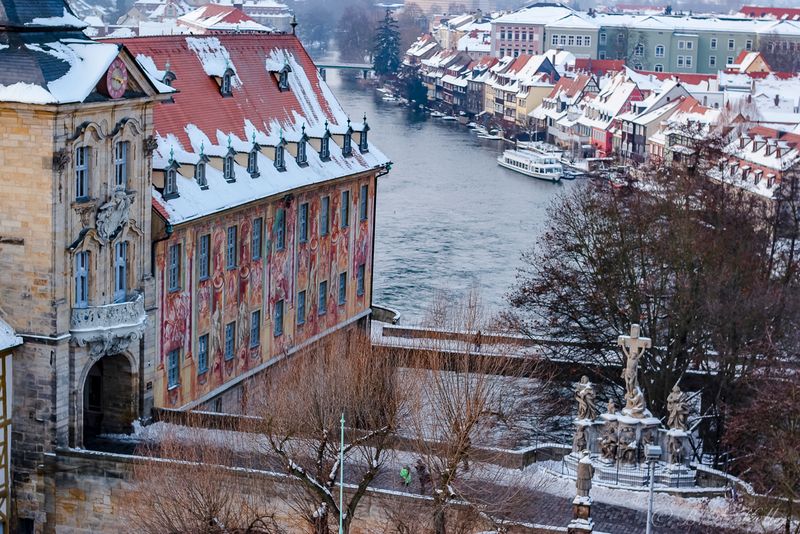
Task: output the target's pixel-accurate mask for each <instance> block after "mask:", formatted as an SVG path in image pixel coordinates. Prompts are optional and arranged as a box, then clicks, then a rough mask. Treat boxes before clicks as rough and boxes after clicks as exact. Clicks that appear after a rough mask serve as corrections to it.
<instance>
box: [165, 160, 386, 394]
mask: <svg viewBox="0 0 800 534" xmlns="http://www.w3.org/2000/svg"><path fill="white" fill-rule="evenodd" d="M362 185H367V186H368V202H367V214H368V216H367V219H366V220H361V218H360V216H359V202H360V199H359V195H360V192H361V186H362ZM375 185H376V180H375V175H374V174H372V175H363V176H358V177H353V178H349V179H345V180H339V181H337V182H333V183H331V182H329V183H327V184H323V185H316V186H314V187H312V188H308V189H305V190H298V191H295V192H293V193H292V194H291V195H289V196H287V197H283V198H271V199H267V200H264V201H261V202H257V203H254V204H251V205H249V206H247V207H243V208H240V209H237V210H235V211H230V212H225V213H222V214H219V215H217V216H214V217H209V218H205V219H202V220H200V221H197V222H193V223H187V224H186V225H181V226H179V227H176V228H175V230H174V232H173V234H172V236H171V237H170V238H169V239H168V240H165V241H162V242H159V243H158V244H157V251H156V277H157V284H158V290H159V312H158V323H159V324H158V331H159V337H160V339H159V348H160V350H159V353H158V356H157V368H156V371H155V381H154V385H153V387H154V396H155V405H156V406H160V407H168V408H178V407H181V406H184V405H185V404H187V403H190V402H192V401H194V400H196V399H199V398H201V397H202V396H204V395H206V394H208V393H210V392H212V391H215V390H217V389H218V388H220V387H221V386H223V385H224V384H226V383H228V382H230V381H232V380H234V379H236V378H237V377H239V376H240V375H242V374H243V373H246V372H247V371H249V370H252V369H254V368H256V367H258V366H260V365H261V364H263V363H265V362H267V361H268V360H269V359H270V358H272V357H275V356H279V355H281V354H283V353H284V352H285V351H290V350H291V349H292V348H293V347H295V346H297V345H299V344H301V343H303V342H304V341H306V340H309V339H311V338H314V337H315V336H317V335H318V334H321V333H323V332H325V331H326V330H329V329H335V328H336V327H341V326H343V325H345V324H347V323H348V322H349V321H350V320H351V319H353V318H355V317H356V316H359V315H360V314H362V313H363V312H365V311H366V310H368V309H369V308H370V304H371V302H370V296H371V287H370V283H371V280H372V276H371V271H372V254H373V251H372V233H373V231H374V220H373V219H374V217H373V206H374V202H375ZM343 191H349V192H350V202H349V209H348V210H347V211H348V212H349V217H348V224H346V225H342V192H343ZM323 197H328V198H329V199H330V210H329V232H328V234H327V235H324V236H320V211H321V205H322V199H323ZM304 203H308V206H309V215H308V239H307V241H306V242H304V243H301V242H300V239H299V235H298V231H299V228H298V212H299V210H300V206H301V205H302V204H304ZM280 210H284V217H285V246H284V248H283V249H282V250H279V249H278V247H277V246H276V245H277V243H276V236H277V231H278V230H277V224H276V223H277V221H278V220H279V212H280ZM258 218H262V219H263V221H264V230H263V231H262V254H261V257H260V258H258V259H254V258H253V250H252V245H253V224H254V221H256V219H258ZM231 226H236V228H237V253H238V260H237V266H236V268H234V269H228V268H227V265H226V246H227V229H228V228H229V227H231ZM203 235H210V236H211V238H210V241H211V250H210V251H209V255H210V270H209V271H210V272H209V276H208V278H207V279H205V280H200V276H199V266H198V261H199V255H198V247H199V246H200V245H199V243H200V238H201V236H203ZM176 244H177V245H180V246H181V267H182V268H181V285H180V290H178V291H172V292H171V291H170V290H169V287H168V284H169V281H168V263H169V261H168V251H169V250H170V247H171V246H172V245H176ZM362 264H363V265H364V266H365V268H364V291H363V294H361V295H358V291H357V290H358V287H357V286H358V280H357V277H358V267H359V265H362ZM343 272H344V273H346V280H347V284H346V298H345V303H344V304H341V305H340V304H339V276H340V273H343ZM322 281H327V298H326V301H327V302H326V304H327V305H326V306H325V310H324V313H321V310H320V307H319V304H320V298H319V288H320V282H322ZM303 290H305V292H306V302H305V322H304V323H303V324H298V322H297V316H298V314H297V296H298V293H299V292H300V291H303ZM280 301H283V308H284V313H283V332H282V334H280V335H277V336H276V335H275V323H274V318H275V309H276V306H277V304H278V303H279V302H280ZM256 310H260V311H261V321H260V336H259V339H258V340H257V341H256V340H252V339H251V317H252V313H253V312H254V311H256ZM232 322H235V323H236V326H235V355H234V357H233V358H230V359H228V360H226V359H225V358H224V348H225V326H226V325H228V324H230V323H232ZM205 334H208V336H209V348H208V364H207V368H208V369H207V370H206V371H201V369H200V368H199V361H198V340H199V338H200V336H203V335H205ZM175 349H178V350H179V353H180V366H179V369H180V379H179V384H178V385H177V386H174V387H169V383H168V361H167V360H168V355H169V353H170V351H172V350H175Z"/></svg>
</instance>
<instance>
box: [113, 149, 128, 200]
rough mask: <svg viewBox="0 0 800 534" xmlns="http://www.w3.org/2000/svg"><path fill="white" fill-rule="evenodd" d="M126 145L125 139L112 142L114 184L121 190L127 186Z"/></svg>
mask: <svg viewBox="0 0 800 534" xmlns="http://www.w3.org/2000/svg"><path fill="white" fill-rule="evenodd" d="M128 145H129V143H128V142H127V141H117V142H116V143H115V144H114V185H115V186H116V187H118V188H121V189H123V190H125V189H127V188H128Z"/></svg>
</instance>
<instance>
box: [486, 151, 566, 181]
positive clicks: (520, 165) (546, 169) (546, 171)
mask: <svg viewBox="0 0 800 534" xmlns="http://www.w3.org/2000/svg"><path fill="white" fill-rule="evenodd" d="M497 163H498V164H499V165H500V166H501V167H505V168H507V169H511V170H512V171H516V172H518V173H520V174H524V175H526V176H531V177H533V178H537V179H539V180H545V181H548V182H558V181H560V180H561V177H562V176H563V173H564V168H563V167H562V166H561V162H560V161H559V160H558V158H556V157H553V156H550V155H547V154H543V153H540V152H533V151H530V150H506V151H505V152H503V154H502V155H500V156H499V157H498V158H497Z"/></svg>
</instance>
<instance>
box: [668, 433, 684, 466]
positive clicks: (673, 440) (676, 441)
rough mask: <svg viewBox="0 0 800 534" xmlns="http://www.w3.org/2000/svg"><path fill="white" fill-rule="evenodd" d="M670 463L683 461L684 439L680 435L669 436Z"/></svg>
mask: <svg viewBox="0 0 800 534" xmlns="http://www.w3.org/2000/svg"><path fill="white" fill-rule="evenodd" d="M669 463H671V464H682V463H683V440H682V439H681V438H680V436H670V437H669Z"/></svg>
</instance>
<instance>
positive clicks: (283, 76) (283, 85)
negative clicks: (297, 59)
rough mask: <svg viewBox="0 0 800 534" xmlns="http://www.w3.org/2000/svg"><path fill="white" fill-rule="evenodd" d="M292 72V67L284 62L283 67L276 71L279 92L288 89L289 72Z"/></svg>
mask: <svg viewBox="0 0 800 534" xmlns="http://www.w3.org/2000/svg"><path fill="white" fill-rule="evenodd" d="M290 72H292V67H290V66H289V63H288V62H286V64H284V66H283V68H282V69H281V70H280V71H278V90H280V91H281V92H283V91H288V90H289V73H290Z"/></svg>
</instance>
